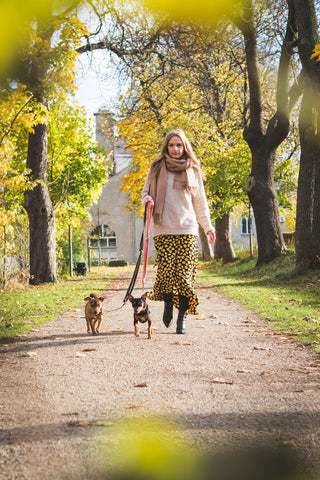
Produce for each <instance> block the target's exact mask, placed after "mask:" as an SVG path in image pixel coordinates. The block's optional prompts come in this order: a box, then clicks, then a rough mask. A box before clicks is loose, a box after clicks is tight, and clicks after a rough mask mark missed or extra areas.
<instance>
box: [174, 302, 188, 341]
mask: <svg viewBox="0 0 320 480" xmlns="http://www.w3.org/2000/svg"><path fill="white" fill-rule="evenodd" d="M188 307H189V299H188V297H184V296H183V295H179V313H178V318H177V330H176V333H187V325H186V319H187V315H188Z"/></svg>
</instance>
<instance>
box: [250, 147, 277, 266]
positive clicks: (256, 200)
mask: <svg viewBox="0 0 320 480" xmlns="http://www.w3.org/2000/svg"><path fill="white" fill-rule="evenodd" d="M264 150H265V149H262V150H261V151H260V150H259V148H256V149H254V150H253V151H252V171H251V174H250V176H249V178H248V180H247V183H246V190H247V193H248V196H249V199H250V203H251V205H252V208H253V212H254V218H255V224H256V230H257V242H258V245H259V249H258V260H257V265H261V264H264V263H268V262H270V261H271V260H273V259H274V258H276V257H278V256H279V255H280V254H281V252H283V251H284V250H286V246H285V243H284V240H283V235H282V231H281V223H280V217H279V205H278V197H277V193H276V191H275V188H274V182H273V176H274V175H273V164H274V155H275V153H270V154H269V155H267V154H266V153H265V151H264ZM266 167H268V168H266Z"/></svg>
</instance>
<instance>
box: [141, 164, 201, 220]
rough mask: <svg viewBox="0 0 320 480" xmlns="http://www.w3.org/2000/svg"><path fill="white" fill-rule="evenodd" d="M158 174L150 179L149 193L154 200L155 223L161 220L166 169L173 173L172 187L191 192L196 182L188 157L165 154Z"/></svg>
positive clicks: (195, 186)
mask: <svg viewBox="0 0 320 480" xmlns="http://www.w3.org/2000/svg"><path fill="white" fill-rule="evenodd" d="M161 162H162V165H161V168H160V172H159V175H158V176H157V177H156V176H155V175H154V176H153V177H152V178H151V180H150V190H149V194H150V196H151V197H152V198H153V200H154V208H153V221H154V222H155V223H161V222H162V212H163V205H164V199H165V195H166V188H167V180H168V170H169V171H170V172H173V173H174V180H173V188H174V189H181V190H182V189H183V190H186V191H187V192H188V193H190V194H192V193H193V192H194V191H195V190H196V188H197V183H196V179H195V175H194V171H193V164H192V160H190V158H181V159H176V158H171V157H169V156H168V155H166V156H165V157H164V158H163V159H162V160H161Z"/></svg>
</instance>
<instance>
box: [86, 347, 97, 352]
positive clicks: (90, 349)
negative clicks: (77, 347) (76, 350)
mask: <svg viewBox="0 0 320 480" xmlns="http://www.w3.org/2000/svg"><path fill="white" fill-rule="evenodd" d="M82 351H83V352H96V351H97V349H96V348H84V349H83V350H82Z"/></svg>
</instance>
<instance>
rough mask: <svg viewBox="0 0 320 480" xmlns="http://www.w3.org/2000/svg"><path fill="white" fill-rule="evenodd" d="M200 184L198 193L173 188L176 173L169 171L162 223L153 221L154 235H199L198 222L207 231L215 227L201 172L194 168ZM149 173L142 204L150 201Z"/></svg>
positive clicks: (143, 191)
mask: <svg viewBox="0 0 320 480" xmlns="http://www.w3.org/2000/svg"><path fill="white" fill-rule="evenodd" d="M194 173H195V178H196V181H197V184H198V189H197V193H196V194H194V195H191V194H189V193H188V192H187V191H186V190H183V189H174V188H173V179H174V173H172V172H169V171H168V181H167V188H166V195H165V200H164V206H163V214H162V223H161V224H159V223H153V236H154V237H156V236H157V235H198V233H199V230H198V222H199V223H200V225H201V226H202V228H203V230H204V231H205V232H206V233H207V232H208V231H209V230H213V231H214V228H213V226H212V224H211V220H210V212H209V207H208V203H207V199H206V195H205V191H204V187H203V182H202V178H201V175H200V173H199V172H198V170H197V169H196V168H194ZM149 174H150V170H149V173H148V176H147V180H146V183H145V184H144V187H143V190H142V204H143V205H145V204H146V203H147V201H148V195H149V194H148V192H149Z"/></svg>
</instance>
